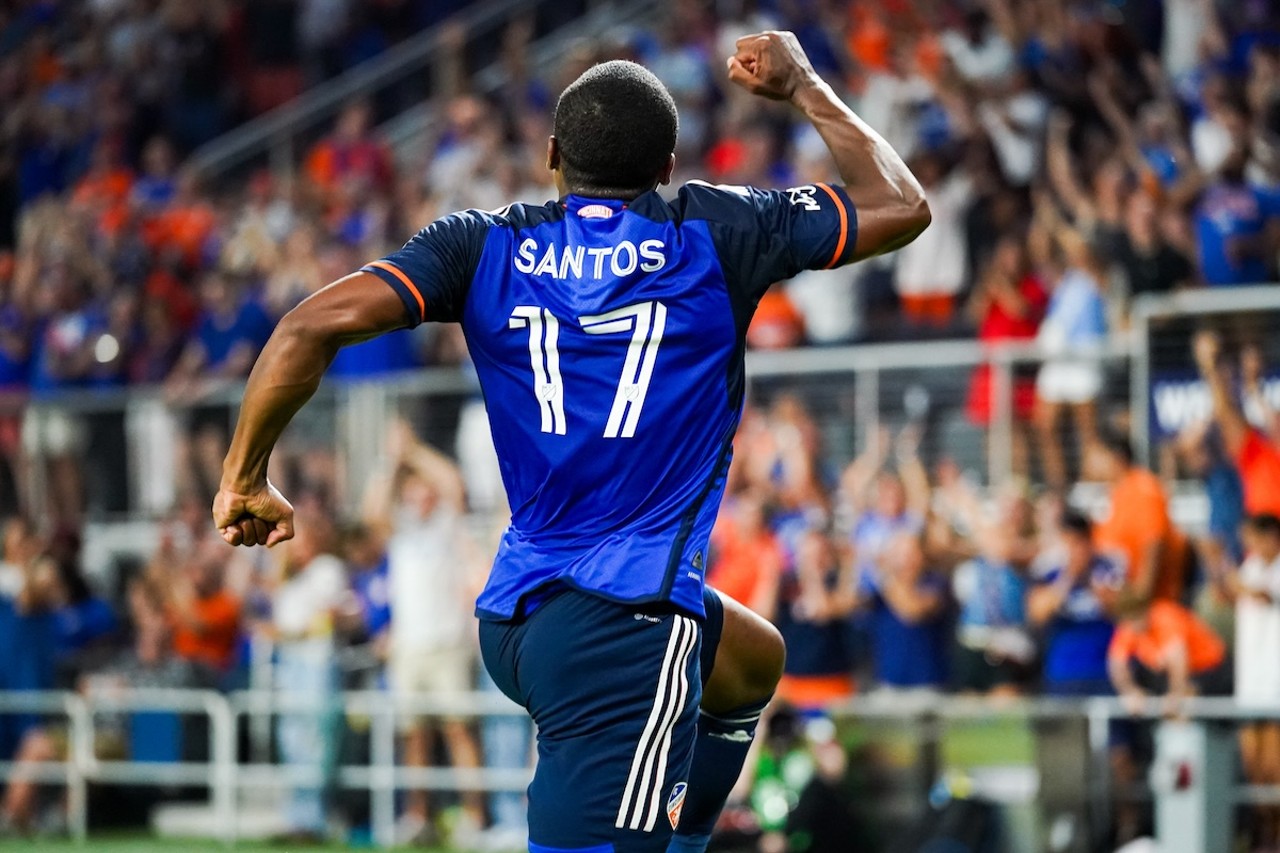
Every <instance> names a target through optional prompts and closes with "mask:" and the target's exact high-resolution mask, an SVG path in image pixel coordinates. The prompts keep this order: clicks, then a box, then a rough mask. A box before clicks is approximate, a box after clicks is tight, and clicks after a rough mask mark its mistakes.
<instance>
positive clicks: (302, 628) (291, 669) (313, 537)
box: [272, 514, 347, 843]
mask: <svg viewBox="0 0 1280 853" xmlns="http://www.w3.org/2000/svg"><path fill="white" fill-rule="evenodd" d="M329 532H330V528H329V525H328V524H327V523H326V521H325V519H324V518H323V517H322V516H320V515H318V514H313V515H312V516H311V517H310V518H306V519H305V520H304V521H303V522H302V523H300V524H299V527H298V535H297V536H295V537H294V538H293V540H291V541H290V542H289V543H288V545H287V546H286V548H285V549H283V554H282V558H281V560H280V571H281V575H280V580H279V586H278V587H277V588H276V590H275V594H274V598H273V601H272V608H273V613H272V624H273V629H274V634H275V639H276V644H275V648H276V668H275V684H274V687H275V688H276V689H277V690H279V691H280V692H281V693H283V694H284V695H285V696H287V697H288V701H289V703H290V706H289V710H286V711H283V712H282V713H281V714H280V715H279V717H278V718H277V737H278V738H279V744H280V757H281V760H282V763H284V764H285V765H286V766H288V767H292V768H297V769H299V770H301V771H303V772H309V773H313V774H316V775H317V776H318V777H319V779H318V781H314V782H295V783H294V784H293V785H292V786H291V788H290V790H289V799H288V805H287V807H286V813H285V820H286V821H287V823H288V826H289V832H288V836H289V839H290V840H291V841H292V842H294V843H303V842H307V841H316V840H320V839H323V838H325V837H326V833H327V831H328V815H327V812H326V811H325V803H326V796H327V793H328V790H327V789H328V786H329V783H330V781H331V774H332V772H333V770H334V767H335V762H336V760H337V746H338V744H337V739H338V738H337V735H338V733H337V724H338V717H337V707H336V705H335V691H336V690H337V689H338V673H337V661H336V658H335V649H334V618H333V617H334V612H335V611H336V610H337V609H338V608H339V607H340V606H341V604H342V598H343V593H344V591H345V590H346V584H347V578H346V570H345V568H344V567H343V565H342V561H341V560H340V559H339V558H338V557H336V556H334V554H333V553H332V551H331V549H330V543H329V540H328V537H329Z"/></svg>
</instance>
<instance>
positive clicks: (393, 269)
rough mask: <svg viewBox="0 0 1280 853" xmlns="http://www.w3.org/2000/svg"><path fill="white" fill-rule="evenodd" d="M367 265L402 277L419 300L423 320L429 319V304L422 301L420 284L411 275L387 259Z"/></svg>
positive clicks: (419, 309) (401, 279) (419, 310)
mask: <svg viewBox="0 0 1280 853" xmlns="http://www.w3.org/2000/svg"><path fill="white" fill-rule="evenodd" d="M365 266H367V267H377V268H378V269H380V270H383V271H384V272H389V273H391V274H392V275H393V276H395V277H396V278H398V279H400V281H401V282H402V283H403V284H404V286H405V287H407V288H409V292H410V293H412V294H413V298H414V299H416V300H417V301H418V314H419V316H421V318H422V319H423V321H425V320H426V319H427V304H426V303H425V302H423V301H422V292H421V291H419V290H418V286H417V285H416V284H414V283H413V282H412V281H410V280H409V276H407V275H405V274H404V270H402V269H400V268H399V267H397V266H396V265H395V264H389V263H387V262H386V261H373V262H372V263H368V264H365Z"/></svg>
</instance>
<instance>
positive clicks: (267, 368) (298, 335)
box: [222, 315, 338, 494]
mask: <svg viewBox="0 0 1280 853" xmlns="http://www.w3.org/2000/svg"><path fill="white" fill-rule="evenodd" d="M337 352H338V343H337V342H336V341H335V340H333V339H332V338H329V337H327V336H322V335H318V334H315V333H314V332H313V330H311V329H308V328H307V327H306V325H305V323H303V322H300V321H299V320H297V319H296V318H293V315H288V316H286V317H285V318H284V319H283V320H281V321H280V325H279V326H277V328H276V331H275V333H274V334H272V336H271V339H270V340H269V341H268V342H267V345H266V346H265V347H263V349H262V354H261V355H260V356H259V358H258V361H257V363H256V364H255V365H254V367H253V370H252V372H250V374H249V381H248V384H247V385H246V386H245V390H244V402H243V403H242V404H241V407H240V418H239V420H238V421H237V423H236V431H235V436H234V437H233V438H232V440H231V448H230V450H229V451H228V452H227V458H226V460H225V461H224V463H223V470H222V479H223V484H224V486H226V487H227V488H230V489H234V490H235V491H237V492H239V493H241V494H244V493H247V492H249V491H252V490H253V489H255V488H260V487H261V486H262V484H264V483H265V482H266V479H267V460H268V458H269V457H270V455H271V450H272V448H274V447H275V444H276V441H277V440H278V439H279V438H280V434H281V433H282V432H284V428H285V427H286V426H288V424H289V421H290V420H292V419H293V416H294V415H295V414H296V413H297V412H298V410H299V409H301V408H302V406H303V405H304V404H305V403H306V402H307V401H308V400H310V399H311V397H312V395H313V394H315V392H316V389H317V388H319V387H320V379H321V378H322V377H323V376H324V371H325V370H326V369H328V367H329V363H330V362H332V361H333V357H334V356H335V355H336V354H337Z"/></svg>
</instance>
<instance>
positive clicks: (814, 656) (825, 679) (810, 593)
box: [774, 527, 855, 713]
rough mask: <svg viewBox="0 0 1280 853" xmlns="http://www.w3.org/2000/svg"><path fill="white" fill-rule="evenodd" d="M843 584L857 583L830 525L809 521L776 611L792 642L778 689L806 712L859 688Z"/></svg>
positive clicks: (782, 585) (783, 582)
mask: <svg viewBox="0 0 1280 853" xmlns="http://www.w3.org/2000/svg"><path fill="white" fill-rule="evenodd" d="M842 582H843V583H842ZM842 585H843V586H844V587H845V588H846V589H847V588H849V587H851V585H852V584H851V582H850V580H849V579H848V578H847V577H844V573H843V572H842V571H841V567H840V560H839V553H838V551H837V549H836V546H835V542H834V541H833V539H832V538H831V537H830V536H828V535H827V533H826V531H825V530H822V529H820V528H815V527H809V528H808V529H806V530H805V532H803V533H802V534H800V537H799V543H798V547H797V549H796V553H795V558H794V565H793V566H792V568H791V570H790V571H787V572H784V573H783V574H782V576H781V578H780V579H779V588H778V591H777V597H778V607H777V615H776V616H775V617H774V624H776V625H777V627H778V630H779V631H780V632H781V633H782V638H783V639H784V640H785V641H786V644H787V660H786V665H785V666H786V668H785V670H784V672H783V676H782V681H781V683H780V684H779V685H778V693H777V695H778V697H779V699H781V701H783V702H786V703H788V704H789V705H791V706H792V707H795V708H797V709H798V710H800V711H801V712H802V713H809V712H814V711H817V710H820V709H822V708H825V707H826V706H828V705H830V704H832V703H834V702H837V701H839V700H841V699H845V698H848V697H849V696H852V695H853V693H854V688H855V683H854V679H853V668H854V659H853V650H852V649H851V648H850V637H849V631H848V626H847V625H846V624H845V620H844V619H843V618H842V616H843V614H842V613H841V612H840V597H841V595H840V590H841V586H842Z"/></svg>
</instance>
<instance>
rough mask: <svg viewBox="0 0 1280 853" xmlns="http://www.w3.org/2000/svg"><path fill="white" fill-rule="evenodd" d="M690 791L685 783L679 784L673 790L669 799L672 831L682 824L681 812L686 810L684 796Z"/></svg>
mask: <svg viewBox="0 0 1280 853" xmlns="http://www.w3.org/2000/svg"><path fill="white" fill-rule="evenodd" d="M688 791H689V786H688V785H686V784H685V783H684V782H677V783H676V786H675V787H674V788H672V789H671V796H670V797H668V798H667V820H669V821H671V828H672V829H675V828H676V826H677V825H679V823H680V812H681V811H683V810H684V795H685V794H686V793H688Z"/></svg>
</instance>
